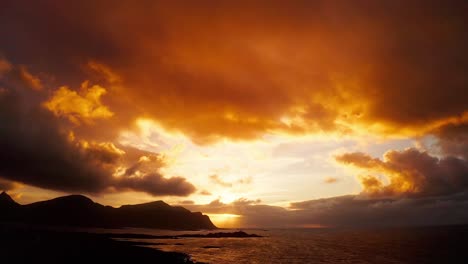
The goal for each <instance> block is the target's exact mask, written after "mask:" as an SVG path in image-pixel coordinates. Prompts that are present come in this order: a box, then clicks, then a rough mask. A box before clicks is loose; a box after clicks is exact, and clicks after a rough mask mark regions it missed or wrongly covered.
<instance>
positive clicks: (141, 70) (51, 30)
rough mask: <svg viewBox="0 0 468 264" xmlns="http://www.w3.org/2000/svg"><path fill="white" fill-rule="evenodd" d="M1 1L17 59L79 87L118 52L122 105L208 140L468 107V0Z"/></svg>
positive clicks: (414, 129) (427, 121)
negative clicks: (87, 70) (88, 71)
mask: <svg viewBox="0 0 468 264" xmlns="http://www.w3.org/2000/svg"><path fill="white" fill-rule="evenodd" d="M0 10H1V11H0V35H2V36H8V38H5V39H3V40H2V43H1V46H0V49H1V51H2V52H4V53H5V54H6V55H8V56H11V57H12V60H13V62H14V63H21V64H25V65H26V66H28V69H30V70H32V71H37V72H46V73H49V74H52V75H53V76H54V78H55V80H56V82H58V83H68V84H69V85H71V86H73V87H77V86H78V85H79V83H80V82H81V80H82V79H83V78H80V74H82V73H83V65H87V63H88V61H89V60H92V61H97V62H99V63H102V64H104V65H107V66H108V67H109V69H111V70H113V71H114V72H115V74H116V76H118V77H120V78H118V79H120V80H121V81H122V83H121V88H122V89H121V90H120V94H119V95H118V96H115V97H116V98H117V97H118V98H126V99H128V100H129V102H130V104H128V105H127V106H129V107H126V108H125V110H124V111H123V109H114V110H115V111H116V115H118V116H122V115H128V116H129V118H130V119H131V117H133V118H134V117H135V116H138V115H141V114H144V115H145V116H147V117H149V118H153V119H156V120H158V121H159V122H160V123H161V124H162V125H163V126H165V127H167V128H172V129H175V130H180V131H182V132H184V133H185V134H186V135H188V136H190V137H191V138H192V139H194V140H195V141H196V142H199V143H207V142H212V141H213V140H216V139H219V138H222V137H230V138H244V139H251V138H256V137H259V136H261V135H262V134H263V133H265V132H268V131H278V130H279V131H286V132H288V133H314V132H317V131H327V132H340V133H343V132H345V133H347V132H351V131H353V130H356V129H359V128H360V129H362V128H365V129H366V131H367V130H369V129H370V130H372V131H371V132H376V133H383V134H386V133H390V134H400V133H403V134H406V135H415V134H416V135H420V134H423V133H426V132H427V131H428V130H431V129H432V128H433V127H434V126H439V125H440V124H446V123H451V122H453V120H454V118H455V119H456V118H459V117H460V115H462V114H463V113H464V112H466V111H467V108H466V101H468V98H467V96H468V95H467V93H466V92H465V91H466V87H467V85H468V78H467V76H466V74H465V73H466V71H467V69H468V54H467V50H466V46H468V37H467V34H466V33H465V31H466V28H467V26H468V19H467V16H466V13H467V12H468V4H467V3H466V1H409V2H408V1H407V2H404V3H403V2H401V1H358V2H350V1H287V2H285V1H235V2H231V1H217V2H201V3H199V2H197V3H193V2H192V1H171V2H168V1H137V2H135V1H117V2H116V1H106V0H98V1H78V2H74V3H65V2H61V1H52V0H49V1H47V0H43V1H41V0H40V1H13V0H7V1H2V8H1V9H0ZM344 43H345V44H344ZM143 109H144V111H143ZM284 116H287V117H290V118H293V119H292V120H299V121H298V122H292V123H289V124H287V123H284V122H283V121H281V118H282V117H284ZM188 117H190V118H188ZM294 118H295V119H294ZM374 130H375V131H374Z"/></svg>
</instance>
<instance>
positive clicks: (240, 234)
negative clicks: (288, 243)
mask: <svg viewBox="0 0 468 264" xmlns="http://www.w3.org/2000/svg"><path fill="white" fill-rule="evenodd" d="M178 237H199V238H204V237H206V238H222V237H237V238H243V237H261V236H259V235H256V234H247V233H245V232H243V231H237V232H230V233H223V232H218V233H208V234H205V235H203V234H186V235H179V236H178Z"/></svg>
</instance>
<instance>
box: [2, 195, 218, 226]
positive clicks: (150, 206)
mask: <svg viewBox="0 0 468 264" xmlns="http://www.w3.org/2000/svg"><path fill="white" fill-rule="evenodd" d="M0 222H13V223H24V224H32V225H47V226H71V227H105V228H120V227H141V228H159V229H184V230H196V229H215V228H216V226H215V225H214V224H213V223H212V222H211V220H210V218H209V217H208V216H206V215H203V214H202V213H200V212H195V213H194V212H190V211H189V210H187V209H185V208H183V207H180V206H170V205H168V204H166V203H165V202H163V201H155V202H150V203H144V204H136V205H123V206H121V207H119V208H114V207H111V206H104V205H102V204H99V203H95V202H94V201H93V200H91V199H89V198H88V197H86V196H83V195H69V196H63V197H58V198H55V199H52V200H47V201H41V202H36V203H31V204H27V205H20V204H18V203H16V202H15V201H14V200H13V199H12V198H11V197H10V196H9V195H8V194H7V193H5V192H3V193H2V194H0Z"/></svg>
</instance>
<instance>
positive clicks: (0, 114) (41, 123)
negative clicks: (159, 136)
mask: <svg viewBox="0 0 468 264" xmlns="http://www.w3.org/2000/svg"><path fill="white" fill-rule="evenodd" d="M14 78H15V76H6V77H2V78H0V81H2V83H1V84H2V89H3V90H2V92H1V93H0V177H1V178H3V179H6V180H8V181H5V182H3V183H9V182H10V181H14V182H21V183H24V184H27V185H32V186H36V187H41V188H45V189H53V190H59V191H65V192H87V193H100V192H105V191H108V190H110V189H112V188H114V189H125V190H133V191H142V192H147V193H149V194H151V195H178V196H186V195H188V194H190V193H192V192H194V191H195V188H194V186H193V185H192V184H190V183H188V182H187V181H186V180H185V179H184V178H181V177H172V178H165V177H163V176H162V175H160V174H159V173H157V171H158V169H159V168H160V167H161V163H158V162H152V163H151V159H150V158H148V157H147V158H146V159H147V160H148V162H150V163H151V164H153V165H154V166H153V167H151V166H147V168H148V170H149V169H152V173H149V172H148V171H146V172H144V173H142V174H141V175H139V176H138V177H133V176H132V175H124V176H121V177H114V176H113V173H114V171H115V169H116V167H117V166H119V165H120V163H121V162H122V163H123V165H126V164H125V162H124V161H125V159H126V158H133V159H135V158H136V157H135V155H137V154H135V153H134V152H135V151H132V150H130V149H129V150H128V151H129V156H128V157H126V156H125V154H126V153H125V151H123V150H121V149H119V148H117V147H116V146H115V145H114V144H112V143H110V142H94V141H86V140H78V139H74V136H72V134H70V132H69V131H70V130H69V129H71V127H70V126H68V125H67V124H63V123H60V120H59V119H57V118H56V117H54V116H53V115H52V113H50V112H49V111H47V110H46V109H45V108H44V107H42V106H41V104H40V102H41V101H43V99H44V96H43V95H41V94H37V93H36V91H34V90H32V89H30V88H29V87H25V86H21V85H19V84H18V83H17V82H14V81H13V82H12V81H11V80H12V79H14ZM132 152H133V153H132ZM140 152H142V151H140ZM146 154H147V153H146ZM147 155H148V154H147ZM153 155H154V154H153ZM138 158H140V157H138ZM136 160H138V159H136ZM153 161H155V160H153ZM127 163H130V162H128V161H127ZM138 169H140V170H141V168H134V169H133V170H134V171H137V170H138ZM2 185H3V188H6V187H13V185H11V184H2Z"/></svg>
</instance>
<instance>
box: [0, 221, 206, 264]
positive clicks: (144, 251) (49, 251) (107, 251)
mask: <svg viewBox="0 0 468 264" xmlns="http://www.w3.org/2000/svg"><path fill="white" fill-rule="evenodd" d="M0 261H1V262H5V263H94V261H106V262H105V263H107V261H109V262H112V261H117V263H121V262H127V261H128V262H129V263H168V264H172V263H174V264H182V263H185V264H194V263H198V264H201V262H194V261H192V260H191V258H190V255H188V254H185V253H179V252H166V251H162V250H158V249H154V248H149V247H143V246H139V245H138V244H134V243H128V242H125V241H119V240H117V239H112V238H111V237H109V236H105V235H102V234H95V233H85V232H65V231H54V230H47V229H38V228H30V227H22V228H19V227H12V226H4V225H1V226H0Z"/></svg>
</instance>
